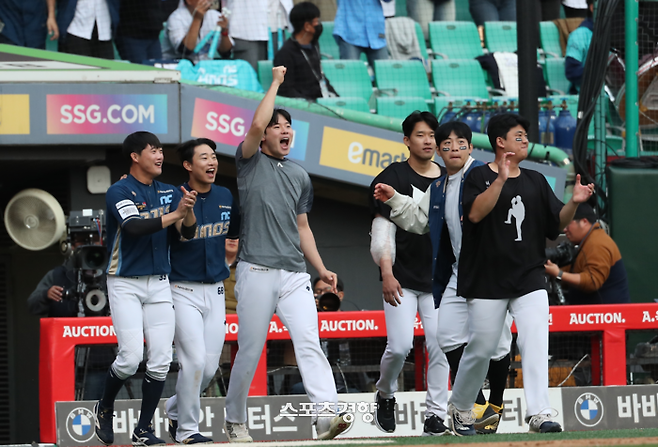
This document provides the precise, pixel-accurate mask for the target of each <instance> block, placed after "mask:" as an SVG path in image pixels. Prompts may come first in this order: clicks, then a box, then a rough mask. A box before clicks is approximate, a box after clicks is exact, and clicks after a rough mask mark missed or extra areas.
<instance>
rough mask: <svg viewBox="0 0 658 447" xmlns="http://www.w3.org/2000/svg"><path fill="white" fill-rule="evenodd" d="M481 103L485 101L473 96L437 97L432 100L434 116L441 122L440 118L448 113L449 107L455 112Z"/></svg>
mask: <svg viewBox="0 0 658 447" xmlns="http://www.w3.org/2000/svg"><path fill="white" fill-rule="evenodd" d="M482 101H486V99H483V98H476V97H473V96H437V97H436V98H434V111H435V115H436V117H437V118H438V119H439V121H441V118H443V115H445V114H446V112H448V111H449V109H450V107H452V108H453V110H454V111H455V112H456V111H458V110H459V109H461V108H462V107H464V106H466V105H468V104H471V105H473V104H475V103H476V102H482Z"/></svg>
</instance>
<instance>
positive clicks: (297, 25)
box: [290, 2, 320, 34]
mask: <svg viewBox="0 0 658 447" xmlns="http://www.w3.org/2000/svg"><path fill="white" fill-rule="evenodd" d="M319 17H320V9H319V8H318V7H317V6H315V5H314V4H313V3H311V2H301V3H297V4H296V5H295V6H293V8H292V9H291V10H290V24H291V25H292V29H293V31H292V32H293V34H297V33H299V32H300V31H301V30H303V29H304V24H305V23H306V22H312V21H313V20H314V19H316V18H319Z"/></svg>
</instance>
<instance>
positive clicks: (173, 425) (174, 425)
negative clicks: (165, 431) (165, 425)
mask: <svg viewBox="0 0 658 447" xmlns="http://www.w3.org/2000/svg"><path fill="white" fill-rule="evenodd" d="M176 430H178V421H176V420H174V419H172V418H169V437H170V438H171V440H172V441H174V444H178V441H176Z"/></svg>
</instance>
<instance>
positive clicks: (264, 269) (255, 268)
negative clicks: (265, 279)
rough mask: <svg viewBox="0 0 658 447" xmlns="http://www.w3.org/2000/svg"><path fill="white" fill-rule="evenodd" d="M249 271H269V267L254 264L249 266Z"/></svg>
mask: <svg viewBox="0 0 658 447" xmlns="http://www.w3.org/2000/svg"><path fill="white" fill-rule="evenodd" d="M249 271H250V272H269V271H270V269H268V268H267V267H256V266H253V265H252V266H251V267H249Z"/></svg>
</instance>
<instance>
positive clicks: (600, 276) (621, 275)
mask: <svg viewBox="0 0 658 447" xmlns="http://www.w3.org/2000/svg"><path fill="white" fill-rule="evenodd" d="M596 220H597V218H596V213H595V212H594V210H593V209H592V207H591V206H590V205H589V204H587V203H583V204H581V205H580V206H579V207H578V210H577V211H576V214H575V215H574V218H573V220H572V221H571V222H570V223H569V225H567V226H566V228H565V229H564V232H565V234H566V236H567V239H569V241H570V242H571V243H572V244H574V245H578V246H579V248H578V251H577V252H576V254H575V256H574V258H573V260H571V262H570V263H569V265H567V266H566V267H564V269H560V267H558V265H556V264H554V263H553V262H552V261H550V260H549V261H547V262H546V265H545V268H546V273H547V274H548V275H550V276H552V277H554V278H556V279H557V280H558V281H560V282H561V283H562V284H564V285H566V286H568V287H569V293H568V295H567V304H615V303H630V293H629V290H628V278H627V277H626V269H625V268H624V262H623V260H622V258H621V253H620V252H619V248H618V247H617V244H615V242H614V241H613V240H612V238H611V237H610V236H608V235H607V234H606V232H605V230H603V228H601V225H600V224H599V223H598V222H597V221H596Z"/></svg>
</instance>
